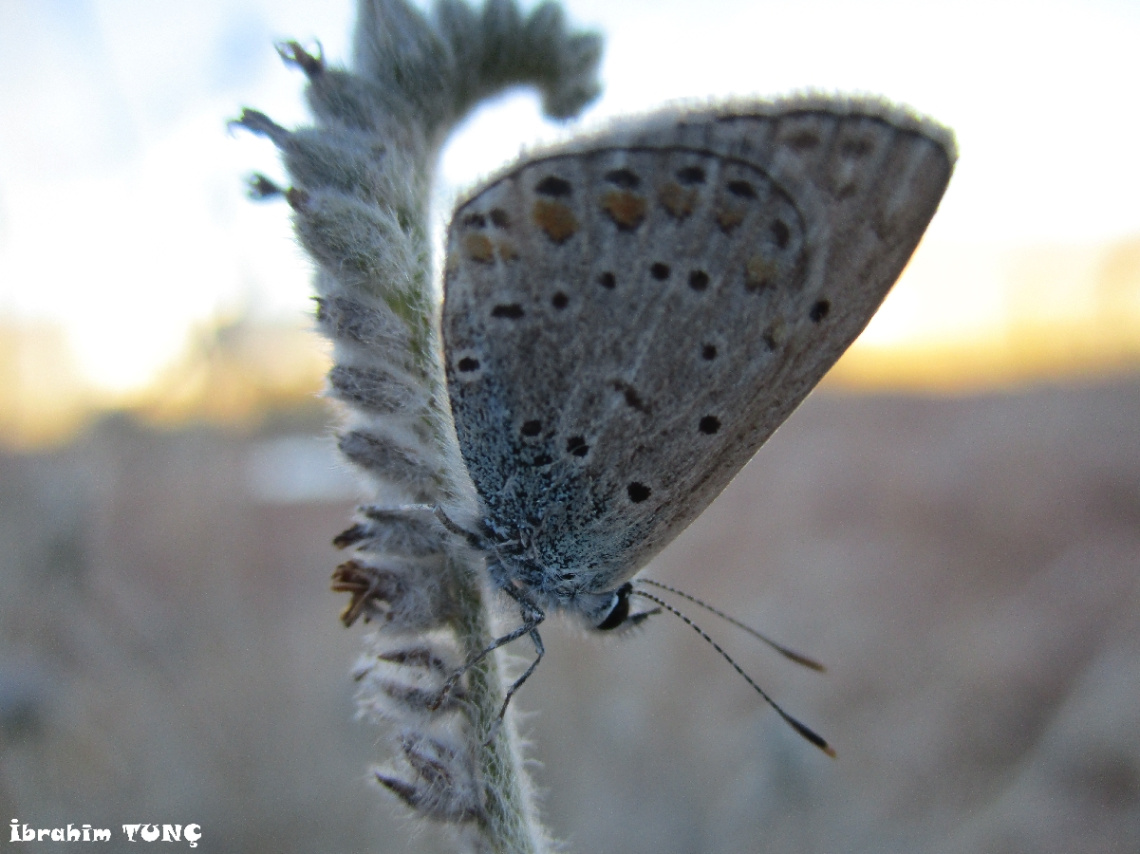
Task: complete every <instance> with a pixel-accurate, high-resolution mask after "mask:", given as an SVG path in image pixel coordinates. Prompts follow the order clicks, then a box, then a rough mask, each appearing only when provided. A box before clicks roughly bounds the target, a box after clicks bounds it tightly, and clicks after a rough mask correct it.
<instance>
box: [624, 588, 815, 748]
mask: <svg viewBox="0 0 1140 854" xmlns="http://www.w3.org/2000/svg"><path fill="white" fill-rule="evenodd" d="M633 593H634V595H636V596H640V597H641V598H642V599H648V600H649V601H650V602H653V603H654V604H656V605H657V606H658V607H661V608H664V609H665V610H666V611H668V612H669V613H670V614H672V615H673V616H674V617H677V618H678V619H679V620H681V622H683V623H684V624H685V625H686V626H688V627H689V628H690V629H692V630H693V631H694V632H696V633H697V634H698V635H700V636H701V637H702V638H704V640H705V642H706V643H707V644H708V645H709V646H711V647H712V648H713V649H715V650H716V651H717V652H719V653H720V655H721V658H723V659H724V660H725V661H727V662H728V663H729V664H731V665H732V669H733V670H735V671H736V672H737V673H738V674H740V677H741V678H742V679H743V680H744V681H745V682H747V683H748V684H749V685H751V686H752V688H753V690H755V691H756V693H757V694H759V695H760V696H761V697H763V698H764V702H766V703H767V704H768V705H769V706H771V707H772V708H773V709H775V711H776V714H778V715H779V716H780V717H781V718H783V719H784V722H785V723H787V724H788V726H790V727H791V728H792V729H794V730H795V731H796V732H798V733H799V734H800V735H801V736H803V737H804V738H805V739H807V740H808V741H810V742H811V743H812V744H814V745H815V746H816V747H818V748H819V749H820V750H822V751H823V752H824V753H826V754H827V755H828V756H830V757H831V758H832V759H834V758H835V748H833V747H832V746H831V745H830V744H828V743H827V740H826V739H825V738H824V737H823V736H821V735H820V734H819V733H817V732H815V730H813V729H811V728H810V727H808V726H807V725H806V724H803V723H800V721H798V720H796V719H795V718H793V717H792V716H791V715H789V714H788V713H787V712H785V711H784V710H783V709H782V708H780V705H779V704H778V703H777V702H776V701H775V700H773V699H772V698H771V697H769V696H768V694H767V693H766V692H765V691H764V689H763V688H761V687H760V686H759V685H757V684H756V683H755V682H754V681H753V680H752V677H751V676H749V675H748V674H747V673H745V672H744V670H743V668H741V666H740V665H739V664H737V663H736V660H735V659H734V658H733V657H732V656H731V655H729V654H728V653H727V652H725V651H724V649H723V647H721V645H720V644H718V643H717V642H716V641H714V640H713V639H712V638H711V637H709V636H708V634H707V633H706V632H705V630H704V629H702V628H701V627H700V626H698V625H697V624H696V623H694V622H693V621H692V620H690V619H689V618H688V617H686V616H685V615H684V614H682V613H681V612H680V611H678V610H677V609H676V608H674V607H673V606H672V605H670V604H669V603H668V602H666V601H665V600H663V599H660V598H658V597H657V596H654V595H653V594H652V593H646V592H645V591H644V590H634V591H633Z"/></svg>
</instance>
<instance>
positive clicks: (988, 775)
mask: <svg viewBox="0 0 1140 854" xmlns="http://www.w3.org/2000/svg"><path fill="white" fill-rule="evenodd" d="M566 5H567V11H568V13H569V15H570V17H571V18H572V19H573V20H574V21H576V22H578V23H580V24H583V25H588V26H595V27H598V28H600V29H601V30H602V31H603V33H604V35H605V36H606V40H607V49H606V53H605V58H604V63H603V82H604V84H605V87H606V88H605V92H604V94H603V96H602V98H601V99H600V100H599V101H598V102H597V103H596V104H595V105H594V106H593V107H592V108H591V109H590V110H588V111H587V113H586V114H585V116H584V117H583V119H581V120H579V121H577V122H575V123H572V125H570V126H569V127H555V126H553V125H550V124H548V123H545V122H543V121H542V120H541V118H540V117H539V112H538V109H537V106H536V100H535V99H534V98H533V96H531V95H530V94H528V93H519V94H515V95H510V96H508V97H506V98H504V99H502V100H501V101H498V102H496V103H494V104H492V105H490V106H489V107H488V108H487V109H485V110H484V111H482V112H480V113H479V114H477V115H476V116H475V117H474V118H473V119H472V120H471V121H470V122H468V123H467V125H465V126H464V127H463V128H462V129H461V131H460V133H458V134H457V136H456V137H455V138H454V140H453V142H452V144H451V145H450V146H449V148H448V149H447V150H446V152H445V155H444V162H443V165H442V169H441V171H440V177H441V182H440V187H439V189H438V192H437V198H436V211H437V214H436V216H437V221H438V226H439V228H440V230H441V231H442V228H443V226H444V224H445V223H446V220H447V213H448V211H449V210H450V207H451V205H452V203H453V201H454V199H455V196H456V194H457V193H458V192H461V191H462V190H463V189H464V188H466V187H470V186H471V185H472V184H473V183H474V182H475V181H477V180H478V178H479V176H480V175H482V174H486V173H487V172H489V171H491V170H494V169H495V168H497V167H498V166H500V165H502V164H503V163H505V162H506V161H508V160H510V159H511V158H512V157H514V156H516V155H517V154H518V152H519V151H520V149H521V148H522V147H523V146H526V145H531V144H533V143H535V142H537V141H548V140H553V139H557V138H558V137H559V136H560V135H564V134H568V133H574V132H581V131H582V130H583V129H588V128H589V127H591V126H594V125H596V124H598V123H600V122H603V121H604V120H605V119H606V118H607V117H610V116H616V115H622V114H625V113H629V112H640V111H646V110H649V109H652V108H654V107H656V106H659V105H661V104H663V103H666V102H671V101H677V100H678V99H680V100H682V101H685V100H687V101H688V102H690V103H691V102H694V101H697V102H700V101H702V100H705V99H710V98H716V99H720V98H724V97H728V96H734V95H735V96H757V95H773V94H779V93H782V92H787V91H790V90H797V89H805V88H814V89H821V90H825V91H835V90H841V91H848V92H850V91H858V92H874V93H879V94H882V95H885V96H887V97H889V98H890V99H892V100H895V101H899V102H903V103H907V104H909V105H911V106H913V107H914V108H916V109H918V110H920V111H922V112H924V113H926V114H928V115H931V116H933V117H935V118H937V119H938V120H939V121H941V122H943V123H945V124H947V125H949V126H950V127H952V128H954V130H955V131H956V133H957V135H958V141H959V146H960V149H961V159H960V161H959V164H958V167H957V172H956V174H955V176H954V179H953V181H952V182H951V186H950V190H949V192H948V194H947V196H946V198H945V200H944V202H943V205H942V208H941V210H940V211H939V213H938V216H937V217H936V219H935V221H934V223H933V225H932V226H931V228H930V230H929V232H928V234H927V237H926V239H925V240H924V242H923V244H922V245H921V246H920V248H919V250H918V252H917V253H916V255H915V257H914V260H913V261H912V263H911V265H910V267H909V268H908V270H907V272H906V274H905V275H904V277H903V279H902V281H901V282H900V283H899V285H898V286H897V287H896V289H895V291H894V292H893V293H892V295H891V297H890V298H889V299H888V301H887V303H886V304H885V305H884V307H883V309H882V311H881V312H880V313H879V315H878V316H877V317H876V319H875V320H874V321H873V322H872V324H871V326H870V327H869V328H868V330H867V332H866V333H865V334H864V336H863V337H862V338H861V339H860V341H859V342H858V343H857V344H856V345H855V347H854V348H852V350H851V352H850V353H849V354H848V355H847V356H845V357H844V359H843V360H842V361H841V362H840V364H839V365H837V367H836V369H835V370H834V371H833V372H832V374H831V375H829V377H828V379H827V380H825V382H824V384H823V385H822V386H821V388H820V389H819V390H818V391H817V392H816V393H814V394H813V395H812V396H811V397H810V398H809V400H808V402H807V403H805V404H804V406H803V407H802V408H801V409H800V410H799V411H798V412H797V413H796V414H795V415H794V416H793V417H792V418H791V419H790V420H789V421H788V423H787V424H786V425H785V426H784V427H783V428H781V430H780V431H779V432H778V433H777V435H776V436H775V437H774V438H773V440H772V441H771V442H770V443H769V444H768V445H767V446H766V447H765V448H764V449H763V450H762V451H761V453H760V454H759V455H758V457H757V459H756V460H755V461H754V462H753V463H752V464H750V465H749V466H748V467H747V468H746V469H745V471H744V473H743V474H742V475H741V476H740V477H739V478H738V479H737V480H736V481H735V482H734V483H733V484H732V485H731V486H730V487H729V489H728V490H727V491H726V492H725V493H724V495H723V496H722V497H721V498H720V499H718V501H717V502H716V503H715V504H714V505H713V507H712V508H711V509H710V511H709V512H708V513H706V514H705V515H704V516H703V517H702V518H701V519H700V520H698V522H697V523H695V524H694V525H693V526H692V527H691V528H690V529H689V530H688V531H687V532H686V533H685V534H684V535H682V537H681V538H680V539H678V541H677V542H676V543H675V544H674V545H673V546H672V547H670V548H669V549H668V550H667V551H666V552H665V553H664V554H663V555H662V556H661V557H660V558H659V559H657V560H656V561H655V562H654V563H653V564H652V565H651V566H650V568H649V569H648V574H650V575H652V576H653V577H655V578H658V579H660V580H662V581H665V582H669V583H673V584H676V585H678V586H681V587H683V588H684V589H685V590H687V591H688V592H690V593H693V594H695V595H698V596H701V597H703V598H705V599H707V600H709V601H711V602H714V603H717V604H720V605H724V606H728V607H729V608H730V610H731V611H732V612H733V613H734V614H735V615H736V616H738V617H740V618H742V619H745V620H747V621H748V622H750V623H753V624H755V625H757V626H759V627H761V628H762V629H763V630H765V631H766V632H768V633H770V634H772V635H774V636H776V637H778V638H780V639H782V640H783V641H784V642H786V643H788V644H790V645H792V646H794V647H797V648H802V649H803V650H804V651H806V652H809V653H811V654H812V655H815V656H817V657H819V658H821V659H823V660H824V661H825V662H826V663H827V665H828V667H829V672H828V673H827V674H826V675H824V676H818V675H816V674H813V673H810V672H808V671H803V670H800V669H798V668H795V667H794V666H792V665H789V664H786V663H785V662H783V661H782V660H777V659H776V658H775V657H774V656H772V655H771V654H768V653H766V652H765V651H764V650H763V649H757V648H756V647H755V645H754V644H751V643H749V642H748V640H747V638H740V637H736V636H734V633H733V632H732V631H731V630H730V628H729V627H727V626H723V625H721V624H719V623H717V621H716V620H715V619H714V618H711V617H710V618H702V619H701V622H702V624H704V626H705V628H706V629H707V630H709V631H710V633H712V634H713V635H714V636H716V637H717V638H718V639H721V640H723V641H724V642H725V643H726V645H728V646H729V648H730V649H731V651H732V652H733V653H734V654H735V655H737V656H738V658H739V660H740V661H741V662H742V664H743V665H744V666H745V667H746V669H747V670H749V672H751V673H752V674H753V675H754V676H755V677H757V678H758V680H759V681H760V682H761V684H762V685H764V686H765V688H766V689H767V690H768V691H769V692H770V693H772V694H774V695H775V696H776V697H777V698H778V699H779V701H780V702H782V704H783V705H784V706H785V707H786V708H788V709H789V710H790V711H791V712H792V713H793V714H795V715H797V716H799V717H801V718H802V719H804V720H805V721H806V722H807V723H809V724H810V725H812V726H813V727H815V728H817V729H819V730H820V731H821V732H822V733H823V734H824V735H825V736H826V737H827V738H828V739H829V740H830V741H832V742H833V743H834V744H835V745H836V747H837V749H838V751H839V760H838V761H837V762H831V761H829V760H827V759H826V758H825V757H822V756H821V755H819V754H818V752H817V751H815V750H814V749H813V748H811V747H810V746H809V745H807V744H805V743H803V742H801V741H800V740H799V739H798V738H797V737H796V736H795V735H794V733H792V732H791V731H790V730H788V728H787V727H786V726H784V725H783V724H782V723H781V722H780V721H779V719H778V718H777V717H776V716H775V715H773V714H772V713H771V712H770V711H769V710H767V709H766V708H764V707H763V706H762V705H761V704H760V703H759V702H758V700H757V698H756V697H755V695H754V694H752V693H751V691H750V689H749V688H748V686H747V685H745V684H744V683H743V682H742V681H741V680H739V679H738V678H737V677H736V676H735V675H734V674H733V673H732V672H731V670H730V669H729V668H728V667H727V666H723V665H722V663H721V662H720V660H719V659H718V658H717V656H716V654H715V653H714V652H713V651H712V650H711V649H709V648H708V647H706V646H705V645H703V644H702V643H700V642H699V640H698V639H696V638H695V636H693V635H692V633H691V632H690V631H688V630H687V629H686V628H685V627H684V626H683V625H682V624H680V623H678V622H676V621H672V620H669V619H668V618H666V617H660V618H657V619H655V620H651V621H649V623H648V625H647V626H646V627H645V629H644V631H641V632H639V633H637V634H636V636H634V637H632V638H625V639H610V640H608V641H605V642H601V641H599V640H597V639H586V638H583V637H581V636H580V635H579V633H578V632H577V631H575V630H572V629H569V628H567V627H565V626H559V625H557V624H556V625H553V626H551V627H550V628H549V629H547V630H546V631H545V632H544V637H545V639H546V642H547V648H548V650H549V654H548V657H547V660H546V661H545V663H544V664H543V666H542V667H541V668H540V669H539V671H538V673H537V674H536V676H535V677H534V679H532V680H531V682H529V683H528V684H527V687H526V690H525V691H524V692H523V693H522V694H521V695H520V696H519V698H518V699H517V701H516V702H517V706H518V708H519V709H520V710H522V711H525V712H527V713H528V714H527V716H526V717H525V718H524V721H525V728H526V729H528V731H529V733H530V735H531V737H532V738H533V742H534V747H533V755H534V756H535V758H536V759H538V760H539V761H540V762H541V766H540V767H538V768H537V769H536V772H535V773H536V777H537V781H538V783H539V785H540V786H541V787H542V788H543V790H544V791H545V792H546V797H545V802H544V810H545V814H546V816H547V819H548V822H549V824H550V826H551V829H552V831H553V832H554V833H555V834H556V835H558V836H559V837H561V838H563V839H566V840H567V841H568V843H569V846H570V849H571V850H575V851H618V850H621V851H623V852H702V854H705V853H706V852H743V851H788V852H792V851H797V852H802V851H818V852H833V851H835V852H838V851H850V852H881V851H885V850H909V851H923V852H978V851H985V852H991V851H992V852H1022V851H1024V852H1052V851H1056V852H1073V851H1083V852H1130V854H1132V853H1133V852H1135V851H1137V850H1140V739H1137V737H1136V733H1137V731H1138V730H1140V586H1138V585H1140V429H1138V425H1140V204H1137V201H1136V200H1137V199H1138V198H1140V160H1138V159H1137V158H1136V155H1135V152H1136V150H1137V147H1138V145H1140V111H1138V110H1137V109H1136V82H1137V81H1138V80H1140V52H1138V51H1137V50H1136V49H1135V46H1136V45H1137V44H1140V4H1136V3H1135V2H1131V0H1083V2H1076V1H1075V0H1070V2H1033V3H1030V2H1013V0H996V1H995V2H986V3H980V2H978V3H973V2H957V3H953V4H951V3H933V2H932V3H926V4H906V3H900V2H887V0H874V2H873V1H872V0H866V2H841V0H807V2H796V3H787V2H769V3H755V2H750V0H703V2H701V3H694V2H681V0H654V2H650V0H607V2H602V0H567V3H566ZM352 17H353V11H352V4H351V2H349V0H335V2H330V0H321V2H316V0H272V2H271V0H228V2H221V0H204V2H199V3H195V4H172V3H154V2H144V0H133V1H132V0H106V2H95V0H90V2H83V0H2V2H0V46H2V48H3V49H2V50H0V818H3V819H4V821H8V820H11V819H18V820H19V821H21V822H27V823H28V824H30V825H32V826H36V827H57V826H66V824H68V823H69V822H70V823H73V824H77V825H81V824H82V823H91V824H93V825H96V826H110V827H115V828H117V827H119V826H120V825H122V824H124V823H145V822H158V823H183V824H185V823H191V822H193V823H199V824H201V825H202V828H203V832H204V836H203V839H202V842H201V844H200V846H199V848H200V850H205V851H250V852H259V851H265V852H270V851H272V852H293V851H297V852H301V851H317V850H319V851H325V852H364V851H385V852H410V853H411V852H415V853H416V854H418V852H433V851H446V850H449V848H448V845H447V839H446V836H445V835H444V834H442V833H435V832H434V831H432V830H431V829H427V830H425V829H423V828H421V827H419V826H416V825H414V824H412V823H411V822H409V821H407V820H406V819H404V818H402V812H401V809H400V808H399V807H397V806H394V805H392V804H391V803H390V801H389V799H388V798H387V796H385V795H382V794H380V793H378V792H376V791H374V790H373V789H372V788H371V787H370V786H369V785H368V783H367V780H368V778H369V773H368V766H369V764H370V763H372V762H374V761H377V760H382V759H384V758H385V756H386V752H387V747H386V746H385V744H384V743H383V742H382V741H379V739H378V733H377V732H376V731H375V730H373V729H371V728H369V727H367V726H365V725H364V724H361V723H357V722H354V720H353V703H352V687H353V686H352V682H351V679H350V676H349V670H350V666H351V663H352V661H353V659H354V657H355V656H356V654H357V652H358V650H359V647H360V643H359V636H358V635H359V632H360V629H359V628H356V629H353V630H347V631H346V630H345V629H343V628H342V627H341V625H340V623H339V621H338V620H337V615H338V613H339V611H340V609H341V608H342V607H343V605H344V602H343V601H342V598H341V597H337V596H335V595H333V594H331V593H329V592H328V579H329V575H330V573H331V571H332V569H333V568H334V566H335V565H336V564H337V562H338V554H337V553H336V552H335V551H334V549H333V548H332V547H331V545H329V541H330V539H331V538H332V536H333V535H335V534H336V533H337V532H339V531H340V530H342V529H343V528H344V527H346V526H347V524H348V521H349V517H350V514H351V510H352V507H353V506H354V504H355V503H356V502H357V501H359V500H361V499H362V498H363V493H362V492H361V488H360V486H359V484H358V482H357V481H356V479H355V478H354V476H353V475H352V473H351V472H350V471H348V470H347V469H346V468H345V467H343V466H342V465H341V464H340V463H339V462H338V460H337V459H336V456H335V454H334V453H333V442H332V439H331V435H332V429H333V424H334V421H335V417H334V414H333V413H332V411H331V408H330V407H328V406H327V405H326V404H325V403H324V402H323V401H322V400H321V399H320V398H319V392H320V389H321V384H322V376H323V373H324V372H325V371H326V370H327V368H328V356H327V352H326V350H325V348H324V347H323V345H322V343H321V341H320V340H319V339H318V338H317V336H316V335H315V334H313V333H312V332H311V326H312V323H311V311H312V307H311V303H310V301H309V295H310V290H309V283H308V278H309V275H310V272H311V268H310V266H309V264H308V262H307V260H306V259H305V257H304V255H303V253H302V252H301V250H300V249H299V247H298V246H297V245H296V244H295V243H294V241H293V238H292V236H291V233H290V226H289V221H288V213H287V210H286V208H285V206H284V205H281V204H276V205H275V204H259V205H255V204H253V203H251V202H249V201H248V200H247V199H246V198H245V197H244V179H245V176H247V175H248V174H249V173H250V172H252V171H255V170H256V171H261V172H265V173H266V174H269V175H271V176H282V175H283V172H282V170H281V169H280V167H279V166H278V164H277V162H276V157H275V153H274V152H273V150H272V147H271V146H270V145H269V144H268V143H267V142H266V141H264V140H260V139H256V138H253V137H250V136H248V135H241V134H239V135H229V134H227V131H226V127H225V122H226V120H227V119H229V118H232V117H234V116H236V115H237V114H238V113H239V111H240V109H241V107H243V106H247V105H248V106H252V107H255V108H257V109H260V110H263V111H264V112H266V113H268V114H269V115H270V116H272V117H273V118H274V119H275V120H277V121H278V122H280V123H282V124H285V125H287V126H289V125H294V124H298V123H302V122H304V121H305V120H306V113H305V109H304V105H303V100H302V97H301V89H302V85H303V78H302V76H301V75H300V74H298V73H297V72H295V71H293V70H290V69H287V68H285V67H284V66H283V65H282V64H281V62H280V61H279V59H278V58H277V56H276V54H275V53H274V51H273V49H272V45H273V43H274V42H275V41H278V40H281V39H285V38H298V39H301V40H302V41H305V42H311V41H312V40H319V41H320V42H321V44H322V45H323V47H324V50H325V52H326V54H327V55H328V56H329V57H330V58H332V59H333V60H340V59H344V58H346V57H347V51H348V44H349V38H350V35H349V34H350V32H351V24H352ZM520 652H521V650H520ZM4 839H5V841H7V835H6V834H4ZM116 844H117V843H116ZM25 847H26V849H27V850H29V851H35V850H42V851H48V850H54V849H55V847H58V846H52V845H51V844H50V843H42V844H28V845H27V846H25ZM105 847H106V848H107V850H114V849H113V846H112V847H108V846H105ZM22 850H23V849H22Z"/></svg>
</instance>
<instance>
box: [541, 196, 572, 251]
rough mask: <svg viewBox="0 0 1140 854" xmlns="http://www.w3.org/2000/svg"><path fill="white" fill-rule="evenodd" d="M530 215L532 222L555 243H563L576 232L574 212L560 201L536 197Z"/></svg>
mask: <svg viewBox="0 0 1140 854" xmlns="http://www.w3.org/2000/svg"><path fill="white" fill-rule="evenodd" d="M532 216H533V218H534V224H535V225H537V226H538V227H539V228H541V229H542V230H543V231H544V232H546V236H547V237H549V238H550V239H551V240H553V241H554V242H555V243H565V242H566V241H567V240H569V239H570V238H571V237H573V236H574V235H575V234H577V233H578V220H576V219H575V218H574V212H573V211H571V210H570V208H568V207H566V205H564V204H562V202H553V201H551V200H549V199H537V200H535V203H534V210H533V212H532Z"/></svg>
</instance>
